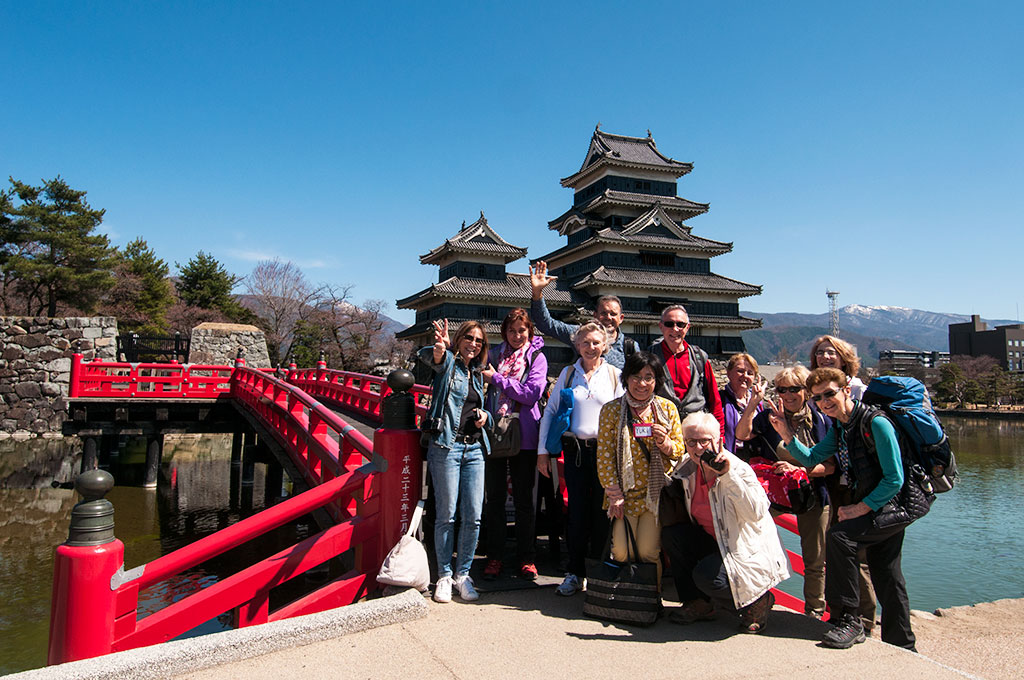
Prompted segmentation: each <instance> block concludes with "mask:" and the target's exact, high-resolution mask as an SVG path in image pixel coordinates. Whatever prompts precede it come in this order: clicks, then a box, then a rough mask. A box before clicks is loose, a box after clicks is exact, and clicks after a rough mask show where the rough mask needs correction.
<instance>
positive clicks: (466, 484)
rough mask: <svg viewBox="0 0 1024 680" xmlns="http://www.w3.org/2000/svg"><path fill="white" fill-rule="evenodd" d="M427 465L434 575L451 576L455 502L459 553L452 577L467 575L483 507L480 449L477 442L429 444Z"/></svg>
mask: <svg viewBox="0 0 1024 680" xmlns="http://www.w3.org/2000/svg"><path fill="white" fill-rule="evenodd" d="M427 466H428V468H429V469H430V478H431V480H433V484H434V507H435V513H436V517H435V519H434V554H435V556H436V557H437V576H438V578H442V577H444V576H451V575H452V552H453V550H454V548H455V507H456V503H458V508H459V514H460V515H461V524H460V525H459V553H458V557H457V558H456V561H455V575H456V576H461V575H463V574H468V573H469V568H470V566H472V564H473V555H474V554H475V553H476V544H477V539H478V538H479V537H480V515H481V513H482V512H483V507H484V450H483V447H481V445H480V444H479V443H477V444H460V443H458V442H456V443H454V444H453V445H452V448H450V449H444V448H441V447H439V446H437V445H436V444H431V445H430V448H429V449H428V450H427Z"/></svg>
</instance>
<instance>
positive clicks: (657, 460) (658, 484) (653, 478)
mask: <svg viewBox="0 0 1024 680" xmlns="http://www.w3.org/2000/svg"><path fill="white" fill-rule="evenodd" d="M619 403H620V408H619V428H618V432H619V436H618V441H617V442H616V446H615V455H616V462H617V467H618V470H619V485H620V488H621V489H622V494H623V495H625V494H626V492H627V491H629V490H630V489H632V488H633V485H634V484H636V472H635V471H634V469H633V450H632V448H631V441H632V439H633V433H632V431H631V427H632V420H633V419H632V418H631V417H630V412H629V409H630V407H632V408H635V409H637V410H641V411H642V410H643V409H645V408H647V407H648V406H651V411H652V413H653V414H654V422H656V423H661V424H663V425H665V426H667V425H668V423H669V422H670V421H669V417H668V413H667V412H666V411H665V408H666V407H665V406H664V405H663V402H661V401H659V400H658V399H656V398H655V396H654V395H653V394H652V395H651V396H650V398H649V399H647V400H645V401H637V400H635V399H633V397H631V396H629V392H627V393H626V394H624V395H622V398H621V399H620V400H619ZM668 403H669V405H670V406H671V402H668ZM672 408H675V407H674V406H672ZM647 448H648V450H649V451H650V454H651V457H650V460H649V461H648V470H647V498H646V503H647V509H648V510H650V511H651V512H652V513H654V519H655V521H657V519H658V501H659V500H660V498H661V489H662V487H664V486H665V464H664V461H662V459H661V449H659V448H658V445H657V444H655V443H654V439H653V438H651V440H650V444H648V445H647Z"/></svg>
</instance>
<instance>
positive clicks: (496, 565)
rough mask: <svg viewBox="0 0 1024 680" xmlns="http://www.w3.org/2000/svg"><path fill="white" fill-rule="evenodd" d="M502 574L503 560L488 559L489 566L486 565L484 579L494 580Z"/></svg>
mask: <svg viewBox="0 0 1024 680" xmlns="http://www.w3.org/2000/svg"><path fill="white" fill-rule="evenodd" d="M500 574H501V560H487V566H486V567H484V580H485V581H493V580H494V579H496V578H498V576H499V575H500Z"/></svg>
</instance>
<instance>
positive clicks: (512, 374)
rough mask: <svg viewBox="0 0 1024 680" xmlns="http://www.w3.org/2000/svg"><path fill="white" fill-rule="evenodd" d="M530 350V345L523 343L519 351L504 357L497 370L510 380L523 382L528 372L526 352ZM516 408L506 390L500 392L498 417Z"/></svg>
mask: <svg viewBox="0 0 1024 680" xmlns="http://www.w3.org/2000/svg"><path fill="white" fill-rule="evenodd" d="M505 348H506V349H508V345H505ZM529 348H530V343H528V342H526V343H523V346H522V347H520V348H519V349H517V350H515V351H513V352H512V353H510V354H507V355H505V356H503V357H502V359H501V361H500V362H498V367H497V368H496V369H495V370H496V371H497V372H498V373H500V374H501V375H503V376H505V377H506V378H508V379H509V380H515V381H520V382H522V379H523V373H524V372H525V371H526V350H528V349H529ZM515 406H516V404H515V402H513V401H512V399H510V398H509V397H507V396H506V395H505V391H504V390H499V391H498V413H497V416H498V417H499V418H500V417H501V416H503V415H506V414H507V413H508V412H509V411H511V410H513V409H514V408H515Z"/></svg>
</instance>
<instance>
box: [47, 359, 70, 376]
mask: <svg viewBox="0 0 1024 680" xmlns="http://www.w3.org/2000/svg"><path fill="white" fill-rule="evenodd" d="M43 368H45V369H46V370H47V371H49V372H50V373H68V372H70V371H71V359H68V358H67V357H61V358H59V359H54V360H53V361H50V362H48V363H46V364H44V365H43Z"/></svg>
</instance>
